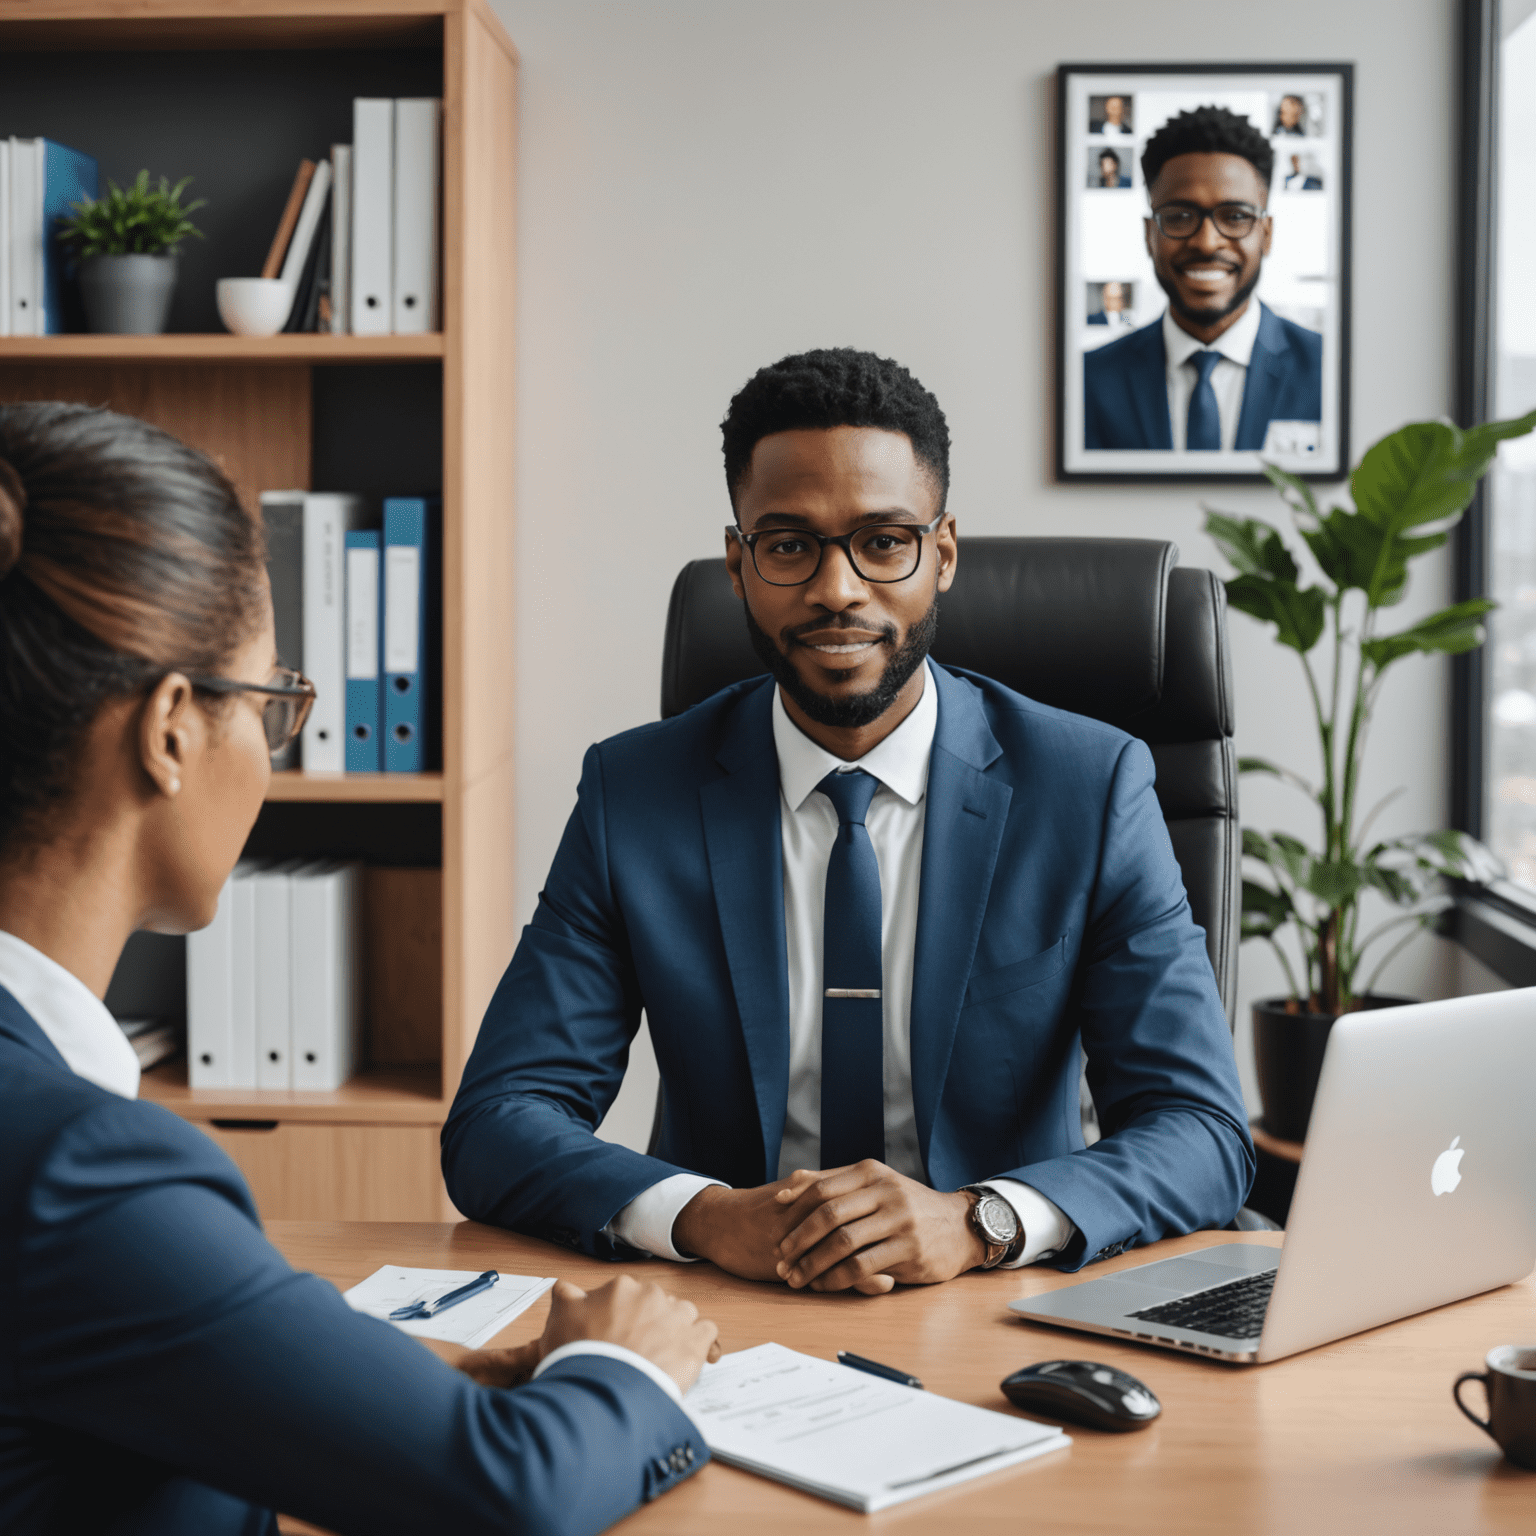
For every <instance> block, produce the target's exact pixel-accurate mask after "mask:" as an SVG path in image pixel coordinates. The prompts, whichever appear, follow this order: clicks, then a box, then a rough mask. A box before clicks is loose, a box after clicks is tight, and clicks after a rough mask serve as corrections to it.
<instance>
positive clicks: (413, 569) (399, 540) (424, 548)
mask: <svg viewBox="0 0 1536 1536" xmlns="http://www.w3.org/2000/svg"><path fill="white" fill-rule="evenodd" d="M428 520H429V510H428V505H427V503H426V501H424V500H422V499H421V498H419V497H405V496H397V497H389V498H387V499H386V500H385V502H384V767H385V769H386V771H388V772H390V773H421V772H422V771H423V770H424V769H425V767H426V752H425V743H424V739H423V733H424V726H425V723H426V707H427V701H426V682H427V669H426V652H427V647H426V643H425V642H426V635H427V627H428V626H427V587H428V574H429V573H428V569H427V566H428V555H429V551H430V541H429V528H428Z"/></svg>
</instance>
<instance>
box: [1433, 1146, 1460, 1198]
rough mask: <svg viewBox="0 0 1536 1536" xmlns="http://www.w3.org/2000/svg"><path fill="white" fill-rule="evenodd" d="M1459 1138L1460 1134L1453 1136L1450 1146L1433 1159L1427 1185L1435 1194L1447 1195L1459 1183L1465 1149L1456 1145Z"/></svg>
mask: <svg viewBox="0 0 1536 1536" xmlns="http://www.w3.org/2000/svg"><path fill="white" fill-rule="evenodd" d="M1460 1140H1461V1137H1460V1136H1457V1137H1455V1138H1453V1140H1452V1141H1451V1144H1450V1146H1448V1147H1447V1148H1446V1149H1445V1151H1444V1152H1442V1153H1441V1154H1440V1156H1439V1157H1437V1158H1436V1159H1435V1166H1434V1167H1433V1168H1431V1169H1430V1171H1429V1187H1430V1188H1431V1189H1432V1190H1434V1192H1435V1193H1436V1194H1437V1195H1448V1194H1450V1192H1451V1191H1452V1190H1453V1189H1455V1188H1456V1186H1457V1185H1458V1184H1460V1183H1461V1166H1460V1165H1461V1159H1462V1154H1463V1153H1465V1151H1466V1150H1467V1149H1466V1148H1465V1147H1458V1146H1457V1145H1456V1143H1457V1142H1458V1141H1460Z"/></svg>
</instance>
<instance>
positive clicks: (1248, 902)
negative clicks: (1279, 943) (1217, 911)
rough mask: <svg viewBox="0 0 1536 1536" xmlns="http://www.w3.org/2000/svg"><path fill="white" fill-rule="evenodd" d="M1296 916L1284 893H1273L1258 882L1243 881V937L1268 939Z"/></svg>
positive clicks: (1289, 899) (1289, 900) (1288, 898)
mask: <svg viewBox="0 0 1536 1536" xmlns="http://www.w3.org/2000/svg"><path fill="white" fill-rule="evenodd" d="M1295 915H1296V909H1295V908H1294V907H1293V906H1292V905H1291V898H1290V897H1289V896H1287V895H1286V894H1285V892H1284V891H1272V890H1270V888H1269V887H1268V886H1267V885H1260V884H1259V882H1258V881H1257V880H1244V881H1243V917H1242V937H1243V938H1245V939H1267V938H1268V937H1269V936H1270V935H1271V934H1272V933H1275V932H1276V931H1277V930H1278V929H1280V928H1282V927H1284V926H1285V924H1286V923H1288V922H1290V921H1291V919H1292V918H1294V917H1295Z"/></svg>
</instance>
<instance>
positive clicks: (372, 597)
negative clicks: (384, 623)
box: [345, 530, 384, 773]
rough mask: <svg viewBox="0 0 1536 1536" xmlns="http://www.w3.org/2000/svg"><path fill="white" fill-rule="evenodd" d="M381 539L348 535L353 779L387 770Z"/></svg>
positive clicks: (372, 535) (349, 709) (349, 722)
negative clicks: (382, 730)
mask: <svg viewBox="0 0 1536 1536" xmlns="http://www.w3.org/2000/svg"><path fill="white" fill-rule="evenodd" d="M380 602H381V576H380V571H379V535H378V533H377V531H367V530H365V531H362V532H357V533H349V534H348V535H347V609H346V612H347V619H346V626H347V627H346V647H345V650H346V663H347V750H346V765H347V772H348V773H378V772H379V770H380V769H381V768H382V767H383V765H384V758H383V751H382V738H381V735H380V731H379V712H380V695H381V692H382V689H381V687H380V682H379V608H380Z"/></svg>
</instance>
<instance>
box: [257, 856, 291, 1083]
mask: <svg viewBox="0 0 1536 1536" xmlns="http://www.w3.org/2000/svg"><path fill="white" fill-rule="evenodd" d="M292 868H293V866H291V865H287V864H279V865H275V866H273V867H272V868H270V869H262V870H258V871H257V872H256V873H255V874H254V875H252V876H251V885H252V886H253V887H254V890H255V897H256V900H255V908H256V1086H257V1087H258V1088H291V1087H292V1086H293V1072H292V1067H291V1064H290V1053H291V1049H292V1039H293V1018H292V1014H293V1007H292V982H291V976H292V963H291V959H290V942H291V941H290V934H291V932H292V918H291V909H292V900H291V894H292V883H293V874H292Z"/></svg>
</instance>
